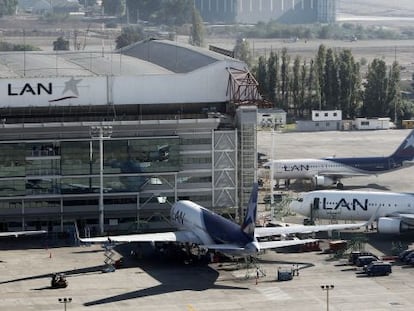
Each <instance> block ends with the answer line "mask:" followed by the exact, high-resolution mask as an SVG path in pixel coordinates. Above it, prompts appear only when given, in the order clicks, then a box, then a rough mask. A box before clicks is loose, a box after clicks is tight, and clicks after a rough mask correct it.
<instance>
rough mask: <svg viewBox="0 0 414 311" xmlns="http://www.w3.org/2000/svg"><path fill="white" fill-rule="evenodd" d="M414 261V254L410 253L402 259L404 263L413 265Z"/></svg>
mask: <svg viewBox="0 0 414 311" xmlns="http://www.w3.org/2000/svg"><path fill="white" fill-rule="evenodd" d="M413 260H414V252H410V253H408V254H407V255H405V256H404V257H403V258H402V260H401V261H402V262H404V263H407V264H408V263H411V262H412V261H413Z"/></svg>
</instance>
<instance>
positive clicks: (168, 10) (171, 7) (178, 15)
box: [159, 0, 203, 26]
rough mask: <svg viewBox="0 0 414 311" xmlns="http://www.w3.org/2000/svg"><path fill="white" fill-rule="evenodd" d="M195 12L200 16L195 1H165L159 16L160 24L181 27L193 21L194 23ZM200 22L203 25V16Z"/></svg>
mask: <svg viewBox="0 0 414 311" xmlns="http://www.w3.org/2000/svg"><path fill="white" fill-rule="evenodd" d="M194 11H197V14H198V15H199V16H200V13H199V12H198V10H197V9H196V8H195V6H194V1H193V0H168V1H165V0H164V1H163V2H162V6H161V10H160V14H159V22H160V23H162V24H166V25H173V26H181V25H183V24H187V23H190V22H191V21H192V22H193V23H194ZM197 19H198V17H197ZM199 21H200V22H201V23H203V21H202V19H201V16H200V17H199ZM193 25H194V24H193Z"/></svg>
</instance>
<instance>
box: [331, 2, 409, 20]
mask: <svg viewBox="0 0 414 311" xmlns="http://www.w3.org/2000/svg"><path fill="white" fill-rule="evenodd" d="M338 13H340V14H351V15H371V16H372V15H376V16H393V17H397V16H401V17H409V16H410V17H414V1H413V0H397V1H390V0H338Z"/></svg>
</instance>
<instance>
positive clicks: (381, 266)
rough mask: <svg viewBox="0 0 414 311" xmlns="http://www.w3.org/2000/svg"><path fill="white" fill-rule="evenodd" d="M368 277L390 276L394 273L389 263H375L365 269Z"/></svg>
mask: <svg viewBox="0 0 414 311" xmlns="http://www.w3.org/2000/svg"><path fill="white" fill-rule="evenodd" d="M364 270H365V273H366V274H367V275H368V276H378V275H388V274H390V273H392V268H391V264H390V263H389V262H382V261H373V262H371V263H370V264H369V265H367V266H366V268H365V269H364Z"/></svg>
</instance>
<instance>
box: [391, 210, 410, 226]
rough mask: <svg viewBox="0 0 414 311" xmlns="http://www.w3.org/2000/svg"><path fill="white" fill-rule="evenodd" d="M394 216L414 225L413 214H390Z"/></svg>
mask: <svg viewBox="0 0 414 311" xmlns="http://www.w3.org/2000/svg"><path fill="white" fill-rule="evenodd" d="M392 217H394V218H401V220H402V221H403V222H405V223H408V224H413V225H414V214H399V213H398V214H392Z"/></svg>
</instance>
